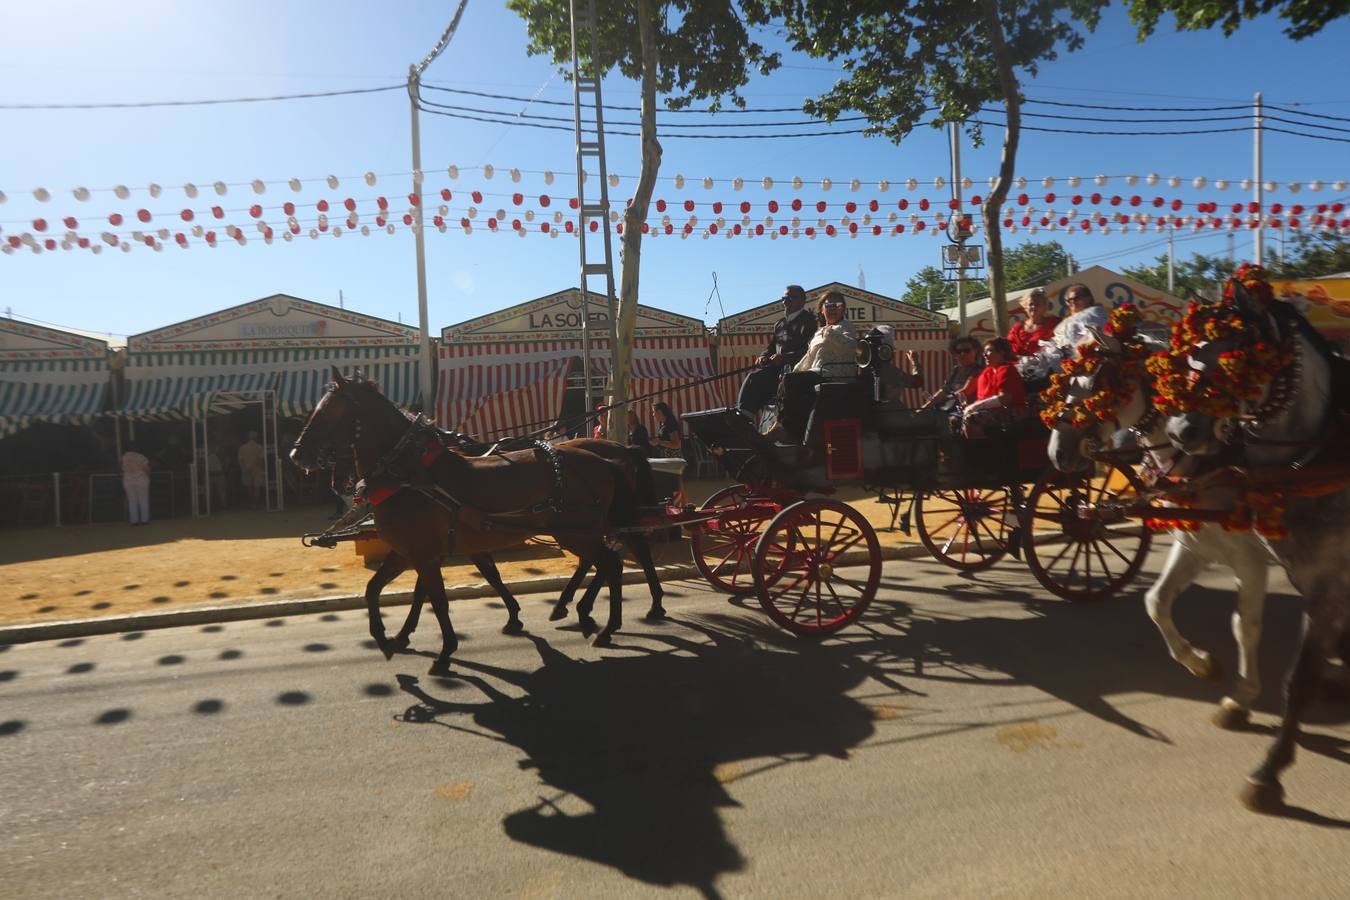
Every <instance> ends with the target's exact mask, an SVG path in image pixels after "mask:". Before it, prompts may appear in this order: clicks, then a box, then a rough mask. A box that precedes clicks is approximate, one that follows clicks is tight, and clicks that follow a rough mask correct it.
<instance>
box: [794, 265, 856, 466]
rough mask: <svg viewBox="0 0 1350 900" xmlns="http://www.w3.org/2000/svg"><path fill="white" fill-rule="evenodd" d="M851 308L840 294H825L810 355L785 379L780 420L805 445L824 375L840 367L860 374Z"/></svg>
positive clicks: (821, 302)
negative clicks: (850, 316) (817, 387)
mask: <svg viewBox="0 0 1350 900" xmlns="http://www.w3.org/2000/svg"><path fill="white" fill-rule="evenodd" d="M847 309H848V304H847V303H846V301H845V300H844V295H843V294H841V293H839V292H838V291H824V292H823V293H821V295H820V298H819V300H818V302H817V305H816V321H817V323H818V327H817V328H816V333H815V335H814V336H813V337H812V338H811V343H809V344H807V345H806V355H805V356H803V357H802V358H801V360H800V361H799V362H798V363H797V365H795V366H793V367H792V371H791V372H789V373H788V374H787V377H785V378H784V379H783V411H782V414H781V415H780V416H779V420H780V421H781V423H782V425H783V428H784V430H785V431H786V432H787V434H786V436H787V437H790V438H792V439H793V440H795V441H799V442H800V441H801V440H802V438H803V436H804V433H805V431H806V421H807V419H808V418H809V417H810V415H811V407H812V406H813V405H814V403H815V397H816V385H818V384H820V382H821V381H823V380H824V376H823V375H822V372H828V371H829V369H830V368H833V367H834V366H837V365H839V364H844V365H847V366H853V367H854V369H853V374H857V368H856V366H857V364H858V356H857V353H858V335H857V333H856V332H854V330H853V325H852V323H850V322H849V321H848V319H846V318H844V313H845V312H846V311H847Z"/></svg>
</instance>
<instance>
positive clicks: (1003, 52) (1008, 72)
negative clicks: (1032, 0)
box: [961, 0, 1022, 335]
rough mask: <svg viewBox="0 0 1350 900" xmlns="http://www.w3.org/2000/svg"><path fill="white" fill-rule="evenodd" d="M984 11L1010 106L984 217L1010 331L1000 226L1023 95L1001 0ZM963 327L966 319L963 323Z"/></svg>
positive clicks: (985, 0) (997, 322) (983, 3)
mask: <svg viewBox="0 0 1350 900" xmlns="http://www.w3.org/2000/svg"><path fill="white" fill-rule="evenodd" d="M980 14H981V17H982V18H983V20H984V29H985V31H986V32H987V33H988V35H989V43H990V45H991V46H992V47H993V50H994V63H995V64H996V65H997V66H998V80H999V84H1000V85H1002V87H1003V102H1004V104H1005V106H1006V107H1007V116H1008V125H1007V128H1006V129H1004V132H1003V158H1002V160H1001V161H1000V162H999V167H998V181H996V182H995V183H994V189H993V190H992V191H990V192H989V197H988V198H986V200H985V201H984V208H983V209H982V210H981V216H982V218H983V219H984V231H985V240H986V242H987V248H988V252H987V254H986V256H987V257H988V260H989V293H990V294H991V295H992V296H993V305H994V330H995V331H997V332H998V333H999V334H1000V335H1006V334H1007V333H1008V286H1007V283H1006V281H1005V279H1004V275H1003V235H1002V232H1001V231H1000V230H999V224H1000V219H1001V218H1002V217H1003V203H1004V201H1006V200H1007V199H1008V189H1009V188H1011V187H1012V181H1013V176H1014V174H1015V173H1014V170H1015V169H1016V167H1017V142H1018V140H1020V138H1021V136H1022V98H1021V93H1020V89H1019V88H1018V85H1017V75H1016V74H1014V72H1013V68H1012V62H1011V61H1010V60H1009V59H1008V45H1007V42H1005V41H1004V39H1003V23H1002V21H1001V20H1000V19H999V16H998V0H980ZM961 324H962V328H964V327H965V323H964V322H963V323H961Z"/></svg>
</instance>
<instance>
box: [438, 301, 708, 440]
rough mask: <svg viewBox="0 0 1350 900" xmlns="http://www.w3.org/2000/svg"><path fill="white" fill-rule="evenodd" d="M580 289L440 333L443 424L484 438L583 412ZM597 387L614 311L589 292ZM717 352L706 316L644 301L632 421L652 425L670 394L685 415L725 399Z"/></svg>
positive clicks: (604, 377) (602, 383) (596, 390)
mask: <svg viewBox="0 0 1350 900" xmlns="http://www.w3.org/2000/svg"><path fill="white" fill-rule="evenodd" d="M581 315H582V309H581V295H580V291H578V290H577V289H575V288H573V289H569V290H565V291H559V292H557V293H554V294H549V295H547V296H545V297H540V298H538V299H536V300H531V301H529V302H527V303H521V304H519V305H517V306H512V307H509V308H507V309H504V310H501V311H499V312H495V313H490V314H488V315H485V316H480V317H478V318H476V319H470V320H469V321H467V322H461V323H459V324H458V325H451V326H448V327H447V328H445V329H443V330H442V332H441V347H440V349H439V359H438V361H437V372H438V375H437V377H438V383H437V392H436V395H437V404H436V421H437V423H438V424H440V425H441V426H442V427H444V428H451V429H454V430H456V431H460V432H463V433H465V434H472V435H475V436H476V437H479V438H481V439H484V440H488V439H492V438H498V437H504V436H507V435H512V434H522V433H525V432H528V431H535V430H541V429H544V428H547V427H549V426H551V425H553V424H554V423H555V422H558V421H559V420H560V419H568V420H572V419H574V417H578V416H581V415H583V414H584V413H585V412H586V411H587V410H586V409H585V383H584V375H583V367H582V361H581V357H582V335H581ZM586 315H587V316H588V320H589V328H588V331H589V338H590V360H591V378H592V391H593V395H594V396H595V398H596V399H597V400H599V399H602V398H603V397H604V396H605V389H606V385H607V383H608V378H609V369H610V353H609V339H608V333H609V313H608V309H607V303H606V299H605V297H604V296H603V295H601V294H595V293H588V294H587V297H586ZM714 375H715V370H714V369H713V359H712V349H711V346H710V343H709V340H708V331H707V329H706V328H705V327H704V325H703V323H702V322H700V321H698V320H697V319H692V318H689V317H688V316H681V315H676V314H675V313H669V312H665V311H664V310H659V309H653V308H652V307H650V306H642V305H640V304H639V306H638V311H637V324H636V328H635V331H634V339H633V355H632V380H631V382H630V394H629V395H630V396H631V397H643V396H644V395H647V394H656V395H657V396H652V397H649V398H647V399H642V400H638V401H636V402H634V403H633V405H632V406H631V407H630V409H631V414H630V415H631V416H635V417H637V418H636V419H630V421H639V422H642V423H643V424H645V425H648V426H650V423H651V406H652V404H653V403H655V402H657V401H660V400H664V401H665V402H666V403H668V404H670V406H671V409H672V410H673V411H674V412H675V414H676V415H677V416H679V415H681V414H682V413H684V412H688V411H692V410H699V409H711V408H714V407H717V406H721V405H723V402H724V401H723V395H722V391H721V389H720V387H719V384H718V382H716V381H707V382H704V383H701V384H693V383H692V382H696V381H699V380H700V379H705V378H712V377H713V376H714Z"/></svg>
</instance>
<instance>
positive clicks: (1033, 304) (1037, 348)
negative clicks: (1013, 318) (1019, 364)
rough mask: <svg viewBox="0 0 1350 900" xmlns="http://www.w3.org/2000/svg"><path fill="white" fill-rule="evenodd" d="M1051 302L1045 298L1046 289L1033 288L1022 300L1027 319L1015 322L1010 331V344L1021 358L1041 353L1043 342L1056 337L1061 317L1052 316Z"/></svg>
mask: <svg viewBox="0 0 1350 900" xmlns="http://www.w3.org/2000/svg"><path fill="white" fill-rule="evenodd" d="M1049 307H1050V301H1049V300H1048V299H1047V298H1046V296H1045V288H1033V289H1032V291H1031V293H1029V294H1027V295H1026V296H1025V297H1023V298H1022V312H1024V313H1025V314H1026V318H1024V319H1022V320H1021V321H1019V322H1015V323H1014V324H1013V326H1012V327H1011V328H1009V329H1008V343H1010V344H1012V349H1013V353H1014V354H1015V355H1017V356H1018V357H1019V358H1020V357H1023V356H1034V355H1035V354H1037V353H1040V352H1041V350H1042V349H1043V348H1042V347H1041V342H1042V341H1049V340H1051V338H1053V337H1054V334H1055V326H1056V325H1058V324H1059V316H1055V315H1051V314H1050V309H1049Z"/></svg>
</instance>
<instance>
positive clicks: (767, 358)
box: [736, 284, 816, 420]
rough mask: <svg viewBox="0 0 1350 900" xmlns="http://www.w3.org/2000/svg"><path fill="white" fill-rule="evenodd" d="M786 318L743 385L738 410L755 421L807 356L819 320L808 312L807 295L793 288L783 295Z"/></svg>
mask: <svg viewBox="0 0 1350 900" xmlns="http://www.w3.org/2000/svg"><path fill="white" fill-rule="evenodd" d="M782 303H783V318H781V319H779V320H778V323H777V324H776V325H774V328H773V337H772V338H771V339H770V340H769V346H768V347H767V348H766V349H765V350H764V352H763V353H762V354H760V357H759V359H758V360H756V361H755V362H756V364H757V365H758V366H759V368H758V369H756V370H755V371H753V372H751V373H750V374H749V375H747V376H746V377H745V381H743V382H742V383H741V393H740V397H739V398H738V399H737V404H736V405H737V406H739V407H740V408H741V411H742V412H744V413H745V414H746V415H748V416H749V417H750V418H751V420H754V419H755V418H756V417H757V416H758V415H759V411H760V410H761V409H763V408H764V407H765V406H766V405H768V403H769V401H770V400H772V399H773V398H774V396H775V395H776V394H777V393H778V380H779V378H780V377H781V376H782V374H783V373H784V372H785V371H788V370H789V369H791V367H792V366H794V365H796V363H797V361H798V360H799V359H801V358H802V356H803V354H805V353H806V345H807V344H808V343H810V342H811V337H812V335H814V334H815V333H816V317H815V315H814V314H813V313H812V312H811V311H810V310H808V309H807V308H806V291H805V290H803V289H802V286H801V285H800V284H790V285H788V286H787V289H786V290H784V291H783V296H782Z"/></svg>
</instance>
